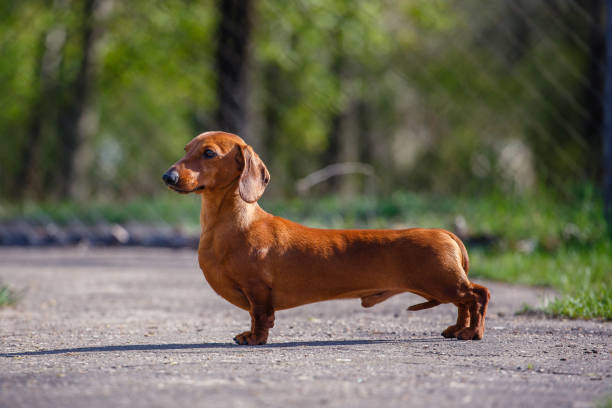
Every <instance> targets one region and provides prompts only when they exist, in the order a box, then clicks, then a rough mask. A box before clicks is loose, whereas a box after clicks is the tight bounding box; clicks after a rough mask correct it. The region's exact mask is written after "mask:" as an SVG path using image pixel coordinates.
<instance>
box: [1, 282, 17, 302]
mask: <svg viewBox="0 0 612 408" xmlns="http://www.w3.org/2000/svg"><path fill="white" fill-rule="evenodd" d="M18 297H19V296H18V295H17V292H15V291H14V290H12V289H11V288H9V287H8V286H6V285H2V284H0V307H3V306H12V305H14V304H15V303H17V300H18Z"/></svg>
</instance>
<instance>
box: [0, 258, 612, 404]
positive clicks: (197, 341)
mask: <svg viewBox="0 0 612 408" xmlns="http://www.w3.org/2000/svg"><path fill="white" fill-rule="evenodd" d="M0 281H3V282H4V283H6V284H10V286H12V287H15V288H18V289H22V290H24V293H23V297H22V299H21V301H20V302H19V303H18V305H17V306H16V307H13V308H3V309H0V406H1V407H123V406H126V407H130V408H135V407H145V406H147V407H150V406H154V407H156V406H160V407H162V406H163V407H168V406H184V407H187V406H189V407H191V406H214V407H262V406H266V407H267V406H283V407H312V406H324V407H340V406H347V407H388V406H411V407H442V406H451V405H452V406H479V407H526V406H534V407H535V406H537V407H549V406H550V407H585V406H593V405H594V404H597V403H598V402H600V401H601V400H602V399H603V398H604V397H605V395H609V394H610V393H612V324H611V323H609V322H596V321H571V320H552V319H545V318H541V317H537V316H531V317H528V316H515V315H514V312H515V311H516V310H518V309H519V308H520V307H521V305H522V304H523V303H530V304H537V303H538V302H540V301H541V300H542V297H543V296H546V295H550V293H547V292H545V291H543V290H538V289H532V288H524V287H517V286H510V285H504V284H498V283H492V282H482V283H484V284H485V285H487V286H488V287H489V288H490V289H491V291H492V302H491V305H490V308H489V314H488V316H487V331H486V333H485V338H484V339H483V340H482V341H467V342H461V341H457V340H447V339H444V338H442V337H441V336H440V335H439V333H440V332H441V331H442V330H443V329H444V328H446V326H448V325H449V324H451V323H452V322H454V320H455V318H456V312H455V308H454V307H452V306H449V305H442V306H439V307H436V308H434V309H429V310H426V311H420V312H408V311H406V310H405V309H406V307H407V306H409V305H411V304H413V303H416V302H419V301H421V299H420V298H418V297H417V296H413V295H410V294H405V295H400V296H396V297H394V298H392V299H390V300H388V301H387V302H384V303H382V304H380V305H377V306H375V307H374V308H371V309H363V308H361V306H360V304H359V301H358V300H346V301H334V302H324V303H318V304H313V305H308V306H303V307H300V308H296V309H292V310H288V311H282V312H278V313H277V315H276V327H275V328H274V329H272V331H271V335H270V338H269V344H268V345H265V346H256V347H246V346H237V345H234V344H233V343H232V337H233V336H234V335H235V334H237V333H239V332H242V331H244V330H246V329H248V328H249V324H250V320H249V316H248V314H247V313H246V312H244V311H242V310H239V309H237V308H235V307H234V306H232V305H230V304H229V303H227V302H226V301H225V300H223V299H221V298H220V297H218V296H217V295H216V294H214V292H213V291H212V290H211V289H210V288H209V287H208V285H207V283H206V281H205V279H204V277H203V276H202V274H201V272H200V271H199V269H198V267H197V261H196V254H195V252H193V251H174V250H160V249H157V250H150V249H149V250H144V249H98V250H89V249H85V248H82V249H75V248H72V249H49V250H40V249H38V250H25V249H6V248H5V249H0Z"/></svg>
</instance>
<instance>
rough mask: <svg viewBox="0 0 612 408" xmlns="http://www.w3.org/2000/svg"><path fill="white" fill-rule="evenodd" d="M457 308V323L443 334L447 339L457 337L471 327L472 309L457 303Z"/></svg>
mask: <svg viewBox="0 0 612 408" xmlns="http://www.w3.org/2000/svg"><path fill="white" fill-rule="evenodd" d="M455 306H457V323H455V324H453V325H452V326H448V327H447V328H446V330H444V331H443V332H442V336H444V337H446V338H452V337H457V333H459V332H460V331H461V330H463V329H465V328H466V327H469V325H470V308H469V307H468V305H466V304H462V303H455Z"/></svg>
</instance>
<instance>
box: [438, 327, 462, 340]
mask: <svg viewBox="0 0 612 408" xmlns="http://www.w3.org/2000/svg"><path fill="white" fill-rule="evenodd" d="M461 329H462V328H461V327H457V325H455V324H454V325H452V326H448V327H447V328H446V330H444V331H443V332H442V337H446V338H447V339H452V338H455V337H457V333H458V332H460V331H461Z"/></svg>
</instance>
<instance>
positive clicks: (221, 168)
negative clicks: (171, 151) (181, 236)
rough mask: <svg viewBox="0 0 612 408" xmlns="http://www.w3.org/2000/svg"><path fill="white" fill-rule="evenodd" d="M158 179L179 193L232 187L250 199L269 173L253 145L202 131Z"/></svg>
mask: <svg viewBox="0 0 612 408" xmlns="http://www.w3.org/2000/svg"><path fill="white" fill-rule="evenodd" d="M162 179H163V180H164V182H165V183H166V185H167V186H168V187H169V188H171V189H172V190H174V191H177V192H179V193H200V194H207V193H214V192H215V191H219V190H221V189H223V190H225V188H229V187H234V188H237V189H238V192H239V193H240V197H242V199H243V200H244V201H246V202H249V203H253V202H255V201H257V200H259V198H260V197H261V195H262V194H263V192H264V190H265V189H266V186H267V185H268V183H269V182H270V173H268V169H267V168H266V166H265V165H264V164H263V162H262V161H261V159H260V158H259V156H258V155H257V153H255V152H254V151H253V148H252V147H251V146H249V145H247V144H246V143H245V142H244V140H242V139H241V138H240V137H238V136H236V135H233V134H231V133H225V132H206V133H202V134H201V135H198V136H196V137H195V138H194V139H193V140H192V141H191V142H189V143H188V144H187V146H185V156H183V158H182V159H180V160H179V161H178V162H176V163H175V164H174V165H173V166H172V167H170V168H169V169H168V171H167V172H165V173H164V175H163V176H162ZM234 184H235V186H234Z"/></svg>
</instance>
